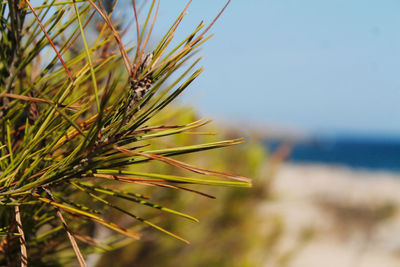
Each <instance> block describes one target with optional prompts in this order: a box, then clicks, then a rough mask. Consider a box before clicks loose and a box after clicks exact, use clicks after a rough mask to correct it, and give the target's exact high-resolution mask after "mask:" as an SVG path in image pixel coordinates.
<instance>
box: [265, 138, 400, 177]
mask: <svg viewBox="0 0 400 267" xmlns="http://www.w3.org/2000/svg"><path fill="white" fill-rule="evenodd" d="M280 143H281V142H279V141H266V146H267V147H268V148H269V149H270V150H271V151H273V150H274V149H276V148H277V147H278V146H279V144H280ZM288 161H290V162H294V163H323V164H332V165H343V166H348V167H352V168H358V169H369V170H382V171H391V172H400V140H395V139H378V138H376V139H372V138H349V137H340V138H316V139H310V140H308V141H302V142H298V143H294V144H293V146H292V151H291V154H290V156H289V157H288Z"/></svg>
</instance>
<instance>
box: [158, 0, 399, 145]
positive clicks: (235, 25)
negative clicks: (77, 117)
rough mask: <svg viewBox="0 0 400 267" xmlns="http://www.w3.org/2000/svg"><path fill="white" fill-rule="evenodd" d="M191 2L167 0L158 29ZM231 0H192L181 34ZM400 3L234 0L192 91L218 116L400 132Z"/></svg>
mask: <svg viewBox="0 0 400 267" xmlns="http://www.w3.org/2000/svg"><path fill="white" fill-rule="evenodd" d="M184 3H185V1H161V8H160V18H159V21H158V23H159V25H158V30H157V31H159V32H162V31H163V30H164V29H165V28H166V26H167V24H168V23H169V22H170V21H171V20H172V18H174V17H175V16H176V15H177V14H178V13H179V12H180V10H181V9H182V6H183V5H184ZM224 3H225V1H222V0H218V1H204V0H203V1H200V0H194V1H193V3H192V5H191V7H190V9H189V14H188V15H187V16H186V18H185V20H184V22H185V23H183V25H182V26H183V27H182V28H181V30H180V31H179V32H178V34H177V36H176V37H177V38H178V39H179V38H181V37H183V35H184V34H187V33H189V31H190V30H191V29H192V27H194V26H196V25H197V24H198V23H199V21H201V20H202V19H204V20H205V22H206V23H207V22H210V21H211V19H212V18H213V16H215V15H216V13H217V12H218V10H219V9H220V8H221V7H222V6H223V5H224ZM399 12H400V1H366V0H364V1H358V0H357V1H344V0H335V1H311V0H302V1H288V0H286V1H284V0H264V1H262V0H258V1H257V0H253V1H240V0H233V1H232V2H231V4H230V6H229V7H228V8H227V10H226V12H225V13H224V14H223V15H222V17H221V19H220V20H219V21H218V22H217V23H216V25H215V27H213V29H212V31H211V32H213V33H214V34H215V36H214V37H213V38H212V39H211V40H210V41H209V42H208V43H207V44H206V45H205V46H204V48H203V50H202V51H201V52H200V54H201V55H202V56H204V59H203V60H202V65H203V66H204V67H205V72H204V73H203V74H202V75H201V77H199V79H198V80H197V81H196V82H195V83H194V84H193V86H192V87H191V88H190V89H189V90H188V93H187V95H186V99H194V100H193V102H194V104H195V106H196V107H197V108H198V109H199V110H200V111H201V112H203V113H205V114H208V115H209V116H211V117H212V116H214V115H215V116H216V117H218V118H227V119H229V120H239V121H243V120H246V121H254V123H260V124H267V125H268V124H272V125H280V126H287V127H294V128H299V129H301V130H306V131H310V132H318V133H328V134H339V133H340V134H343V133H346V134H362V135H387V136H398V137H400V121H398V120H397V116H398V115H399V114H400V105H399V102H400V75H399V71H400V16H399ZM155 38H156V36H155Z"/></svg>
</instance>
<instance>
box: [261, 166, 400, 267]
mask: <svg viewBox="0 0 400 267" xmlns="http://www.w3.org/2000/svg"><path fill="white" fill-rule="evenodd" d="M272 194H273V199H274V200H273V201H271V202H268V203H265V204H263V205H261V206H260V214H268V216H269V217H270V216H271V215H273V214H276V215H278V216H280V217H281V218H282V221H283V222H284V234H283V235H282V237H281V241H280V242H279V248H278V250H280V251H281V252H282V253H284V252H285V251H288V250H291V251H293V252H292V254H291V255H290V257H291V258H290V261H289V260H288V261H287V262H288V264H287V266H293V267H322V266H323V267H381V266H382V267H383V266H385V267H391V266H400V213H399V212H398V211H399V210H400V174H396V173H386V172H373V171H365V170H354V169H349V168H345V167H339V166H327V165H314V164H310V165H299V164H290V163H284V164H283V165H281V166H280V167H279V168H278V170H277V173H276V176H275V178H274V180H273V184H272ZM299 239H301V242H300V243H299ZM299 244H301V245H299ZM293 247H296V249H293ZM274 264H276V262H275V263H273V262H270V261H267V262H266V263H265V266H275V265H274ZM285 266H286V265H285Z"/></svg>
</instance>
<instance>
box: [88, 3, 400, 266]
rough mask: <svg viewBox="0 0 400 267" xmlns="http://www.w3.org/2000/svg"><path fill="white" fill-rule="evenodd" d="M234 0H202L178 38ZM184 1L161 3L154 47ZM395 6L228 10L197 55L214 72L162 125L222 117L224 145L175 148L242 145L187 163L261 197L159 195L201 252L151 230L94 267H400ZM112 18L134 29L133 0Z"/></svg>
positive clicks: (398, 19) (398, 22)
mask: <svg viewBox="0 0 400 267" xmlns="http://www.w3.org/2000/svg"><path fill="white" fill-rule="evenodd" d="M142 2H143V1H141V2H140V3H142ZM225 2H226V1H225V0H218V1H217V0H215V1H199V0H194V1H193V2H192V4H191V6H190V8H189V10H188V15H187V16H186V17H185V18H184V20H183V23H182V25H181V27H180V29H179V30H178V31H177V34H176V36H175V38H176V40H181V39H183V38H184V37H186V35H187V34H188V33H190V32H191V30H192V29H193V28H194V27H196V26H197V25H198V24H199V23H200V21H202V20H204V21H205V22H206V23H210V22H211V21H212V19H213V18H214V17H215V15H216V14H217V13H218V11H219V10H220V9H221V8H222V7H223V5H224V4H225ZM185 4H186V2H185V1H161V5H160V11H159V17H158V19H157V22H156V26H155V29H154V33H153V36H152V38H154V39H155V40H158V39H160V38H161V37H162V34H163V33H164V32H165V31H166V30H167V29H168V26H169V25H170V24H171V23H172V21H173V20H174V19H175V18H176V17H177V16H178V14H179V13H180V12H181V10H182V9H183V8H184V6H185ZM143 8H146V3H144V4H143ZM399 11H400V2H399V1H394V0H393V1H384V2H379V1H359V0H355V1H344V0H337V1H311V0H305V1H290V0H286V1H277V0H275V1H273V0H253V1H232V2H231V3H230V5H229V6H228V8H227V9H226V11H225V12H224V13H223V15H222V16H221V18H220V19H219V20H218V21H217V22H216V24H215V25H214V26H213V29H212V31H211V32H212V33H215V36H213V37H212V38H211V39H210V40H209V41H208V42H207V44H206V45H205V46H204V48H203V49H202V50H201V51H200V52H199V55H201V56H203V60H202V65H203V66H204V67H205V72H204V73H203V74H202V75H201V76H200V77H199V78H198V79H197V80H196V81H195V82H194V83H193V85H192V86H191V87H190V88H189V90H188V91H187V92H186V95H185V96H184V97H183V98H181V100H180V101H181V102H180V103H175V105H174V106H172V107H170V109H171V113H170V114H174V115H173V116H172V115H171V116H169V117H167V118H165V119H166V120H172V121H174V122H176V121H179V122H187V121H190V120H192V119H194V118H198V117H207V118H210V119H214V123H213V125H212V126H210V129H209V130H210V131H216V132H218V136H216V137H188V136H184V137H180V138H177V139H174V140H170V141H171V142H175V143H182V144H186V143H188V144H189V143H193V141H195V140H193V139H195V138H211V139H212V140H220V139H221V138H223V137H225V138H232V137H239V136H244V137H245V138H246V140H247V142H246V143H245V144H244V145H241V146H238V147H234V148H227V149H224V150H221V151H210V152H205V153H202V154H201V155H200V156H196V157H191V158H188V157H185V161H187V162H190V163H193V164H197V165H200V166H204V167H207V168H214V169H217V170H228V171H230V172H234V173H238V174H241V175H245V176H249V177H251V178H253V179H254V186H253V188H252V189H250V190H248V189H232V188H219V189H215V188H206V190H205V191H206V192H207V193H210V194H212V195H214V196H216V199H215V200H210V199H203V198H201V197H199V196H196V195H192V194H190V193H185V192H184V193H179V194H176V192H173V193H168V192H167V193H166V192H164V191H163V190H160V192H157V194H155V195H157V196H158V198H160V199H159V200H160V201H161V202H162V203H168V204H169V206H171V207H174V208H175V209H179V208H180V209H182V210H184V211H185V212H188V213H190V214H192V215H194V216H196V217H198V218H200V223H198V224H195V225H194V224H191V223H188V222H184V221H181V220H180V219H179V218H178V219H176V218H169V217H165V218H162V220H161V222H162V223H163V224H165V223H166V222H167V223H166V224H167V226H166V227H167V228H168V229H171V230H172V231H175V232H177V233H179V234H181V235H183V236H184V237H185V238H187V239H188V240H190V241H191V245H189V246H188V245H186V244H183V243H182V244H181V243H179V241H176V240H173V239H171V238H170V237H168V236H166V235H165V236H163V235H162V234H159V233H154V232H152V231H149V234H148V235H146V236H147V237H146V238H147V239H145V240H144V241H140V242H135V243H132V244H130V245H129V246H127V247H125V248H121V249H118V250H115V251H113V252H109V253H106V254H105V255H103V256H102V257H99V256H96V257H95V258H93V257H92V263H93V265H97V266H111V265H113V266H132V265H134V266H293V267H310V266H311V267H313V266H315V267H319V266H324V267H330V266H332V267H338V266H346V267H347V266H349V267H350V266H352V267H354V266H362V267H366V266H368V267H369V266H371V267H372V266H374V267H375V266H386V267H390V266H399V264H400V216H399V213H398V209H399V207H400V194H399V192H400V174H399V171H400V123H398V121H397V119H396V117H397V116H398V114H400V105H399V104H398V103H399V99H400V80H399V78H398V77H399V76H398V70H399V69H400V35H399V28H400V16H398V12H399ZM116 14H118V18H120V19H121V20H123V21H124V24H125V25H129V24H132V25H134V23H133V21H132V20H133V10H132V7H131V6H129V3H128V1H127V2H122V1H121V3H119V4H118V5H117V10H116ZM133 30H134V29H133V26H132V27H131V29H130V31H129V32H128V34H127V36H126V38H127V39H128V40H129V38H130V36H131V37H132V36H134V31H133ZM132 38H133V37H132ZM213 138H215V139H213ZM143 168H145V167H143ZM160 168H161V167H160ZM164 168H166V167H164ZM173 171H176V170H170V172H173ZM201 189H202V190H203V191H204V188H201ZM155 190H157V189H154V190H153V191H152V192H154V191H155ZM164 226H165V225H164ZM116 258H118V262H116V261H115V259H116ZM94 263H96V264H94ZM110 264H111V265H110ZM115 264H117V265H115Z"/></svg>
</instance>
